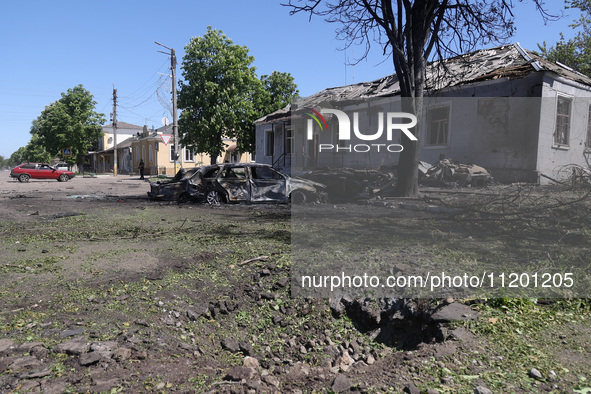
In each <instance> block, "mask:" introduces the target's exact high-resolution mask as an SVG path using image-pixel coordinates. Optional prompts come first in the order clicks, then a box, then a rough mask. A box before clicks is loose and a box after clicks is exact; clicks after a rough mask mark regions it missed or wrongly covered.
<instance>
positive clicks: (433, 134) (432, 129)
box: [425, 105, 449, 145]
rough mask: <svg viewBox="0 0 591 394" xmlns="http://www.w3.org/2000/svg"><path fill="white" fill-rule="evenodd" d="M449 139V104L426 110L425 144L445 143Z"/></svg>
mask: <svg viewBox="0 0 591 394" xmlns="http://www.w3.org/2000/svg"><path fill="white" fill-rule="evenodd" d="M448 141H449V105H443V106H439V107H432V108H429V109H428V110H427V135H426V138H425V145H447V143H448Z"/></svg>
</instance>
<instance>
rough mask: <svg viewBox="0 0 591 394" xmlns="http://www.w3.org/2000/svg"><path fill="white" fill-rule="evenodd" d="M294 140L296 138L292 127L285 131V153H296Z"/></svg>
mask: <svg viewBox="0 0 591 394" xmlns="http://www.w3.org/2000/svg"><path fill="white" fill-rule="evenodd" d="M294 140H295V138H294V136H293V130H292V129H291V127H290V128H288V129H286V130H285V153H287V154H291V153H294V147H295V145H294Z"/></svg>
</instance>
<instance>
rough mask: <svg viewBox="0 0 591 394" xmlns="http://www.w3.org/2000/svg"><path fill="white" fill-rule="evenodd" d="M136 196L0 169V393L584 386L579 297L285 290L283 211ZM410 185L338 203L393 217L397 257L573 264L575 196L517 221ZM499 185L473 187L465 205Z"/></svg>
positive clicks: (585, 345) (286, 213)
mask: <svg viewBox="0 0 591 394" xmlns="http://www.w3.org/2000/svg"><path fill="white" fill-rule="evenodd" d="M148 189H149V184H148V183H147V182H144V181H140V180H139V179H138V178H137V177H127V176H125V177H117V178H114V177H98V178H82V177H76V178H74V179H73V180H71V181H69V182H66V183H59V182H57V181H31V182H29V183H25V184H22V183H19V182H17V181H13V180H11V179H10V178H9V177H8V173H6V177H5V178H4V177H3V178H2V179H0V234H1V237H0V253H1V254H2V257H1V258H0V278H1V281H0V392H2V393H24V392H44V393H64V392H68V393H78V392H80V393H84V392H107V393H116V392H125V393H128V392H129V393H135V392H159V393H160V392H162V393H166V392H183V393H191V392H237V393H240V392H281V393H283V392H369V393H371V392H410V393H419V392H428V393H435V392H465V393H471V392H479V393H487V392H495V393H497V392H581V393H584V392H591V382H589V381H588V379H591V373H590V372H589V371H591V356H590V354H591V326H590V325H589V322H590V320H589V319H590V317H591V314H590V310H591V304H590V303H589V302H588V300H586V299H578V298H577V299H562V300H549V299H514V298H495V299H469V298H467V299H455V300H454V299H413V300H410V299H379V300H370V299H361V300H353V299H347V298H346V297H343V298H340V297H338V298H335V297H333V298H332V299H330V300H328V299H312V298H297V297H292V296H291V293H290V288H291V283H290V275H291V254H290V252H291V250H290V247H291V244H290V241H291V236H290V234H291V224H290V217H291V209H290V206H287V205H260V206H250V205H226V206H220V207H209V206H207V205H203V204H177V203H174V202H172V203H171V202H155V201H149V200H148V199H147V195H146V192H147V191H148ZM423 192H424V193H425V195H428V196H430V198H431V200H430V201H428V199H426V198H422V199H416V200H394V199H390V200H379V201H376V202H375V207H374V206H368V204H367V203H366V202H364V203H363V204H349V205H347V209H350V210H355V209H360V210H367V209H384V212H388V215H392V216H393V217H395V218H396V220H398V221H399V223H401V224H403V226H401V227H400V231H401V234H400V235H401V236H403V235H404V236H406V237H407V238H405V240H406V241H408V239H409V238H412V239H413V240H414V242H415V244H416V247H415V248H414V249H413V254H412V256H410V257H409V256H408V255H409V252H408V250H406V252H405V251H404V250H402V251H401V253H403V252H404V253H406V255H405V256H406V261H409V259H411V260H412V259H417V260H420V259H426V258H435V257H436V258H441V256H445V257H446V258H448V259H463V260H466V261H482V262H486V256H488V255H491V254H495V255H496V256H497V257H498V258H505V257H506V256H509V254H508V253H509V252H507V250H508V249H511V250H515V248H517V246H516V245H518V246H519V248H520V249H519V251H520V253H522V254H523V255H527V256H528V258H530V259H534V258H535V259H539V258H541V257H540V256H546V255H548V256H549V258H550V259H551V260H553V261H557V260H559V259H561V258H562V259H565V261H569V259H574V258H577V259H585V260H584V261H583V262H587V261H588V258H589V257H588V241H589V236H590V234H591V231H588V227H589V224H588V223H587V222H585V221H581V218H582V217H583V216H584V217H586V216H585V215H583V212H584V211H583V210H582V208H581V207H580V206H578V205H576V206H575V205H571V206H563V205H560V206H558V208H555V207H553V208H552V209H551V210H550V211H548V212H549V213H548V215H547V216H544V215H542V214H541V213H539V212H542V213H543V212H546V211H543V210H538V211H536V212H538V213H537V214H536V215H537V216H536V217H535V218H533V219H532V218H530V217H529V216H528V217H525V216H527V215H526V213H524V211H519V213H516V215H522V219H523V220H525V221H526V222H527V224H528V225H527V226H523V227H520V226H521V225H520V224H516V222H515V221H513V217H514V216H511V217H510V218H506V217H503V219H498V220H497V218H496V217H495V218H494V222H491V221H487V220H489V219H490V218H488V217H484V216H483V214H482V213H481V212H478V215H476V216H474V215H475V214H473V215H472V216H470V215H465V216H464V217H462V218H458V216H457V214H456V213H454V214H453V215H450V212H453V211H450V210H449V209H451V208H450V206H452V208H454V207H456V206H460V205H461V206H471V207H474V206H475V205H474V195H473V194H470V193H469V192H470V191H468V192H466V193H465V194H464V193H455V194H453V193H451V194H450V192H449V191H445V190H441V191H438V190H427V191H423ZM514 192H515V190H513V189H496V190H489V191H486V190H484V191H483V192H482V193H483V194H482V195H480V196H478V197H477V198H476V199H477V200H478V204H477V206H479V207H484V206H486V201H487V198H488V197H490V196H492V195H494V196H497V199H496V200H490V201H489V203H490V204H489V205H494V204H496V203H498V202H499V200H498V196H499V194H502V193H507V194H508V195H509V194H511V193H514ZM520 193H521V194H520V196H523V192H521V191H520ZM559 194H560V193H559ZM466 196H467V197H466ZM531 196H532V194H528V195H527V198H529V199H531ZM495 201H496V202H495ZM512 201H515V200H514V199H513V200H512ZM528 201H530V200H528ZM536 201H537V200H536ZM493 203H494V204H493ZM583 203H585V204H588V201H583ZM434 204H437V205H436V206H439V207H445V209H438V210H435V209H431V210H429V209H426V208H425V207H429V206H433V205H434ZM458 204H459V205H458ZM404 206H406V207H407V208H408V206H412V207H414V208H412V209H405V208H404ZM393 207H394V208H396V209H393ZM417 207H418V208H417ZM584 207H587V205H585V206H584ZM314 209H318V210H329V209H337V208H336V207H335V206H333V205H332V204H326V205H318V206H315V207H314ZM417 209H418V211H417ZM572 210H574V211H575V213H574V214H573V213H572V212H571V211H572ZM378 212H381V211H378ZM472 213H474V211H472ZM489 216H490V215H489ZM475 218H477V219H478V220H475ZM549 218H552V220H555V222H550V221H549V220H550V219H549ZM499 220H503V221H499ZM507 223H510V224H507ZM419 234H420V235H421V236H420V237H419ZM415 235H416V237H415ZM534 235H536V236H535V237H534ZM413 237H414V238H413ZM468 237H470V238H469V239H470V240H471V242H463V241H465V240H466V239H468ZM472 240H474V242H472ZM464 245H467V246H464ZM482 245H486V248H484V247H481V246H482ZM511 256H512V257H511V258H514V257H515V256H514V255H511Z"/></svg>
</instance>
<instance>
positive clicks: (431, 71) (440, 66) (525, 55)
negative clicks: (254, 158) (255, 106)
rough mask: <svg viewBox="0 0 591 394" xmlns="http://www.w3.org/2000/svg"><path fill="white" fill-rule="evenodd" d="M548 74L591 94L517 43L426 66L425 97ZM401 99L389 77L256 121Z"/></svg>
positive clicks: (582, 79)
mask: <svg viewBox="0 0 591 394" xmlns="http://www.w3.org/2000/svg"><path fill="white" fill-rule="evenodd" d="M537 72H541V73H546V72H548V73H551V74H555V75H556V76H557V77H560V78H565V79H567V80H570V81H573V82H575V83H577V84H581V85H583V88H584V89H586V90H591V78H589V77H588V76H586V75H584V74H581V73H579V72H577V71H575V70H573V69H571V68H570V67H568V66H565V65H563V64H561V63H558V62H550V61H548V60H546V59H544V58H542V57H541V56H539V55H537V54H536V53H535V52H532V51H530V50H527V49H525V48H523V47H522V46H521V44H520V43H519V42H515V43H511V44H503V45H499V46H496V47H492V48H483V49H478V50H475V51H472V52H469V53H465V54H460V55H456V56H453V57H450V58H447V59H442V60H436V61H433V62H430V63H428V65H427V70H426V74H427V78H426V79H427V80H429V81H430V82H431V83H430V84H428V85H427V86H425V92H426V95H429V93H434V92H441V91H445V90H447V89H453V88H455V87H462V86H464V85H467V84H470V83H480V82H485V81H492V80H495V79H500V78H508V79H517V78H525V77H526V76H528V75H530V74H532V73H537ZM394 96H400V87H399V83H398V77H397V76H396V74H390V75H386V76H383V77H381V78H378V79H375V80H373V81H364V82H357V83H354V84H349V85H343V86H335V87H329V88H325V89H322V90H320V91H318V92H316V93H314V94H312V95H310V96H308V97H304V98H302V99H301V100H300V101H298V102H296V103H294V104H293V105H290V106H288V107H286V108H283V109H280V110H277V111H275V112H272V113H270V114H267V115H265V116H263V117H261V118H260V119H257V120H256V121H255V124H266V123H272V122H277V121H281V120H286V119H288V118H289V117H290V115H291V110H292V109H295V108H298V107H315V106H319V105H320V104H322V103H336V102H338V103H340V105H343V103H348V102H353V101H355V100H360V99H370V98H383V97H394Z"/></svg>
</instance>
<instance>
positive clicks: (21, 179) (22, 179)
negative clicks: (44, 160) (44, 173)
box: [18, 174, 31, 182]
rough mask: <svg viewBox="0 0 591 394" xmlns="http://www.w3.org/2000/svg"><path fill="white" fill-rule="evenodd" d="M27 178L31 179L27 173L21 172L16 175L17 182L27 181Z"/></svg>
mask: <svg viewBox="0 0 591 394" xmlns="http://www.w3.org/2000/svg"><path fill="white" fill-rule="evenodd" d="M29 179H31V177H30V176H29V174H21V175H19V177H18V181H19V182H29Z"/></svg>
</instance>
